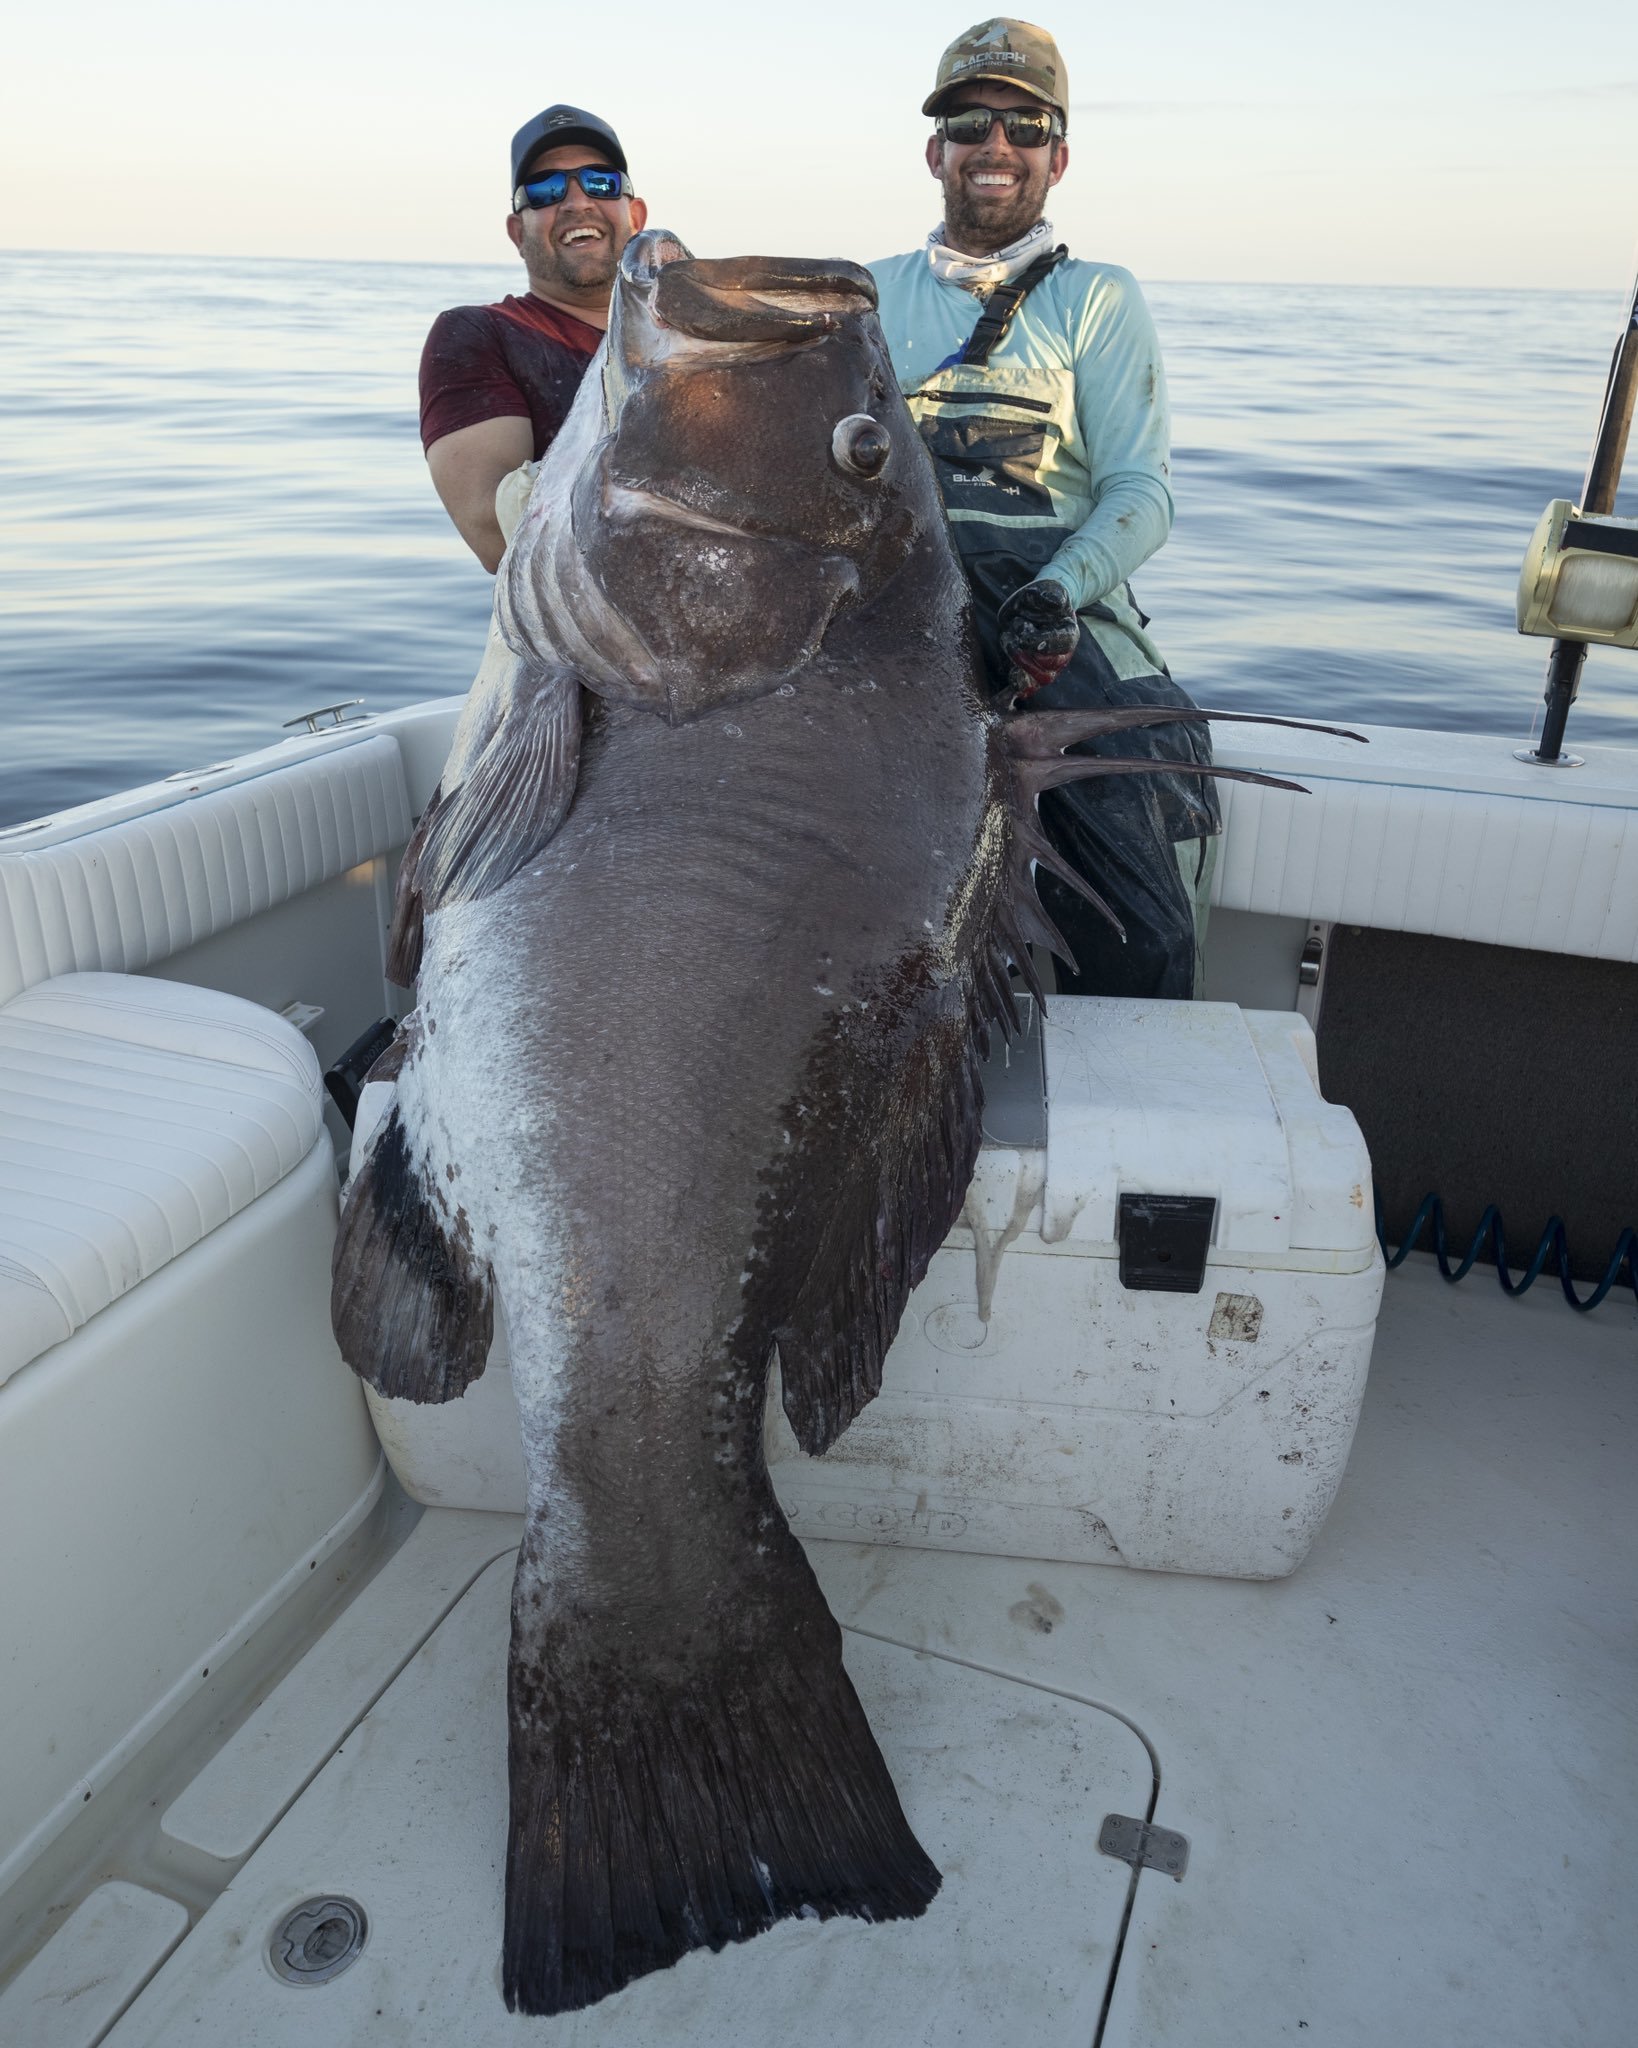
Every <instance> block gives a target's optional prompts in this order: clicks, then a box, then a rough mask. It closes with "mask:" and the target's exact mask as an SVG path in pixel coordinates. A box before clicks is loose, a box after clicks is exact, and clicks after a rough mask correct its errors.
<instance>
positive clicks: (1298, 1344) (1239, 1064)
mask: <svg viewBox="0 0 1638 2048" xmlns="http://www.w3.org/2000/svg"><path fill="white" fill-rule="evenodd" d="M1043 1053H1044V1061H1043ZM1003 1062H1004V1064H1003ZM994 1066H995V1069H996V1070H997V1071H996V1072H995V1076H994V1078H995V1081H996V1086H995V1087H994V1088H993V1089H992V1091H991V1094H992V1103H991V1108H990V1110H989V1111H987V1113H986V1118H985V1124H986V1139H985V1144H984V1148H983V1151H982V1152H981V1154H980V1158H979V1166H978V1171H977V1173H976V1174H975V1176H974V1179H973V1186H972V1190H971V1192H970V1193H969V1196H968V1200H967V1208H966V1212H965V1215H964V1218H963V1221H962V1223H961V1224H960V1225H959V1226H958V1227H957V1228H956V1229H955V1230H954V1231H952V1232H951V1234H950V1237H949V1239H948V1241H947V1242H946V1243H945V1245H944V1246H943V1248H942V1249H941V1250H940V1251H939V1252H938V1253H937V1255H936V1256H935V1257H934V1260H933V1263H932V1266H931V1268H930V1269H929V1271H928V1274H927V1277H926V1279H925V1280H924V1281H923V1283H922V1285H921V1286H920V1287H919V1288H917V1290H916V1291H915V1293H914V1294H913V1295H912V1296H911V1297H910V1302H909V1305H908V1307H907V1308H906V1310H905V1315H904V1322H903V1324H902V1326H901V1328H900V1331H899V1335H898V1339H897V1341H896V1342H895V1344H894V1346H893V1349H892V1351H891V1352H890V1353H889V1354H888V1359H887V1367H886V1372H885V1374H884V1378H883V1385H882V1391H881V1394H880V1395H879V1396H878V1397H877V1399H876V1400H875V1401H873V1402H872V1403H871V1405H870V1406H869V1407H868V1408H867V1409H866V1410H865V1411H864V1413H863V1414H862V1415H861V1416H860V1417H859V1418H858V1420H857V1421H856V1422H855V1423H854V1424H853V1426H852V1428H851V1429H849V1430H848V1431H847V1433H846V1435H844V1436H843V1437H842V1438H841V1440H840V1441H839V1442H838V1443H836V1444H835V1445H834V1446H833V1447H832V1448H831V1450H830V1451H829V1452H828V1453H827V1454H826V1455H825V1456H824V1457H823V1458H806V1457H803V1456H802V1454H801V1452H800V1451H799V1450H798V1449H797V1447H796V1443H795V1440H794V1438H793V1437H792V1436H791V1433H790V1430H789V1428H788V1426H787V1425H786V1422H785V1417H784V1412H783V1410H782V1409H781V1408H780V1406H779V1403H778V1399H777V1395H775V1397H774V1398H772V1399H770V1401H769V1404H768V1422H767V1437H766V1442H767V1451H768V1460H769V1465H770V1467H771V1470H772V1473H773V1481H774V1487H775V1491H776V1492H777V1493H778V1495H779V1499H780V1502H781V1504H782V1505H783V1507H784V1509H785V1512H786V1514H787V1515H788V1516H789V1517H790V1520H791V1524H792V1526H793V1527H794V1528H795V1529H796V1530H797V1532H798V1533H799V1534H800V1535H801V1536H802V1537H803V1538H804V1539H806V1540H813V1539H817V1538H825V1537H832V1538H837V1539H840V1540H842V1541H845V1542H853V1543H857V1542H881V1543H904V1544H911V1545H919V1546H923V1547H928V1548H937V1549H950V1550H968V1551H980V1552H987V1553H990V1554H994V1555H1001V1556H1012V1557H1039V1558H1048V1559H1061V1560H1064V1561H1070V1562H1094V1563H1108V1564H1128V1565H1137V1566H1141V1567H1143V1568H1145V1569H1147V1570H1151V1571H1184V1572H1206V1573H1214V1574H1219V1575H1224V1576H1229V1577H1235V1578H1256V1579H1266V1578H1279V1577H1282V1576H1284V1574H1286V1573H1287V1572H1290V1571H1293V1570H1295V1568H1296V1567H1297V1565H1299V1564H1300V1563H1301V1562H1302V1560H1303V1558H1304V1556H1305V1555H1306V1554H1307V1550H1308V1546H1309V1544H1310V1543H1311V1542H1312V1541H1313V1539H1314V1536H1315V1533H1316V1532H1317V1531H1318V1529H1319V1526H1320V1524H1321V1523H1322V1522H1323V1521H1324V1519H1325V1516H1326V1512H1327V1510H1328V1509H1329V1507H1330V1505H1331V1501H1332V1498H1333V1496H1334V1495H1335V1493H1336V1490H1337V1485H1338V1482H1339V1481H1340V1480H1341V1477H1342V1472H1343V1467H1344V1465H1345V1464H1346V1462H1347V1457H1348V1447H1349V1444H1350V1443H1351V1441H1352V1439H1353V1433H1354V1425H1355V1422H1356V1421H1357V1419H1358V1416H1359V1407H1360V1401H1361V1398H1362V1396H1363V1394H1364V1388H1365V1374H1366V1369H1367V1367H1368V1365H1369V1363H1370V1355H1371V1340H1372V1337H1373V1336H1374V1334H1375V1328H1376V1313H1377V1306H1378V1303H1379V1302H1380V1299H1381V1294H1382V1279H1383V1266H1382V1256H1381V1253H1380V1251H1379V1250H1378V1248H1377V1243H1376V1232H1375V1227H1374V1221H1373V1206H1372V1197H1371V1176H1370V1161H1369V1158H1368V1156H1367V1154H1366V1150H1365V1143H1364V1140H1363V1138H1362V1137H1361V1135H1360V1131H1359V1126H1358V1125H1357V1124H1356V1123H1355V1122H1354V1119H1353V1117H1352V1116H1351V1115H1350V1113H1349V1112H1348V1111H1347V1110H1346V1109H1343V1108H1340V1107H1338V1106H1337V1105H1335V1104H1332V1103H1328V1102H1326V1101H1324V1100H1323V1099H1322V1097H1321V1095H1320V1092H1319V1085H1318V1075H1317V1069H1316V1066H1315V1056H1314V1037H1313V1033H1312V1031H1311V1030H1310V1029H1309V1027H1308V1025H1307V1023H1306V1022H1305V1021H1304V1019H1303V1018H1301V1017H1299V1016H1297V1015H1295V1014H1288V1013H1286V1012H1284V1011H1267V1010H1241V1009H1239V1008H1237V1007H1236V1006H1235V1005H1233V1004H1229V1003H1161V1002H1156V1003H1147V1002H1135V1001H1127V1000H1118V999H1112V998H1103V997H1089V996H1083V997H1070V996H1058V997H1055V998H1053V1000H1052V1004H1051V1013H1050V1015H1049V1016H1048V1018H1047V1019H1046V1020H1045V1023H1044V1026H1041V1027H1040V1028H1039V1029H1037V1030H1033V1031H1032V1032H1031V1034H1030V1036H1029V1037H1028V1038H1027V1039H1026V1040H1025V1042H1024V1044H1023V1046H1022V1047H1021V1048H1020V1047H1016V1046H1015V1047H1014V1048H1013V1049H1012V1050H1011V1052H1010V1054H1008V1055H999V1054H998V1056H997V1059H996V1061H995V1063H994ZM1043 1084H1044V1091H1045V1097H1046V1100H1045V1105H1044V1113H1043V1103H1042V1092H1043ZM370 1107H372V1105H370V1104H368V1103H366V1104H361V1108H360V1135H361V1136H362V1135H363V1133H364V1128H365V1124H366V1120H367V1115H368V1111H369V1109H370ZM505 1361H506V1348H505V1338H504V1333H502V1334H501V1335H499V1336H498V1337H497V1341H496V1345H495V1348H494V1351H493V1352H492V1353H491V1356H490V1362H489V1366H488V1369H487V1370H486V1371H485V1373H484V1374H483V1376H482V1378H481V1379H479V1380H477V1381H476V1382H475V1383H474V1384H473V1385H472V1386H471V1387H470V1388H469V1389H468V1390H467V1392H466V1394H465V1395H464V1396H463V1397H462V1399H461V1400H459V1401H454V1402H450V1403H448V1404H447V1405H445V1406H443V1407H416V1406H415V1405H413V1404H412V1403H409V1402H403V1401H386V1400H382V1399H381V1398H380V1397H378V1396H377V1395H375V1394H371V1395H370V1396H369V1400H370V1408H371V1412H372V1413H373V1415H374V1417H375V1422H376V1427H377V1429H378V1431H379V1432H380V1435H381V1440H382V1443H383V1445H384V1446H385V1448H386V1451H387V1455H388V1457H389V1459H390V1460H391V1462H392V1465H393V1467H394V1469H395V1471H396V1472H397V1473H398V1476H399V1478H400V1480H401V1481H402V1482H403V1484H404V1486H405V1487H406V1489H407V1490H408V1491H409V1492H410V1493H411V1494H412V1495H414V1497H415V1498H416V1499H418V1500H422V1501H425V1502H427V1503H428V1504H429V1505H432V1506H442V1507H468V1508H488V1509H495V1510H502V1511H505V1512H510V1513H521V1512H522V1509H523V1506H524V1481H523V1461H522V1454H521V1452H520V1450H519V1446H518V1423H517V1411H516V1406H515V1403H514V1401H513V1397H512V1390H511V1380H510V1375H509V1374H508V1372H507V1371H506V1365H505Z"/></svg>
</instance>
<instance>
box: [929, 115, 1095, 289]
mask: <svg viewBox="0 0 1638 2048" xmlns="http://www.w3.org/2000/svg"><path fill="white" fill-rule="evenodd" d="M1040 105H1041V101H1040V100H1038V99H1036V98H1034V97H1033V96H1032V95H1031V94H1030V93H1027V92H1025V91H1023V90H1022V88H1021V87H1019V86H1016V85H1007V84H1004V83H1003V82H1002V81H1000V80H999V79H990V78H981V79H975V80H974V81H973V82H972V83H971V84H970V85H963V86H961V87H959V88H958V89H957V90H956V91H955V92H953V93H951V95H950V97H949V98H948V100H946V101H945V102H943V104H942V106H941V107H940V112H942V113H946V114H953V113H955V112H956V110H957V109H958V108H960V107H1037V108H1038V107H1039V106H1040ZM927 168H928V169H929V170H930V171H931V172H932V174H933V176H934V177H935V178H937V180H938V181H939V183H940V184H941V185H942V186H943V187H944V236H945V240H946V241H947V242H948V243H949V245H950V247H951V248H952V249H959V250H961V252H962V253H963V255H967V256H988V255H989V254H991V252H992V251H994V250H996V249H1004V248H1005V247H1006V246H1007V244H1008V243H1009V242H1016V241H1017V239H1018V237H1019V236H1020V235H1021V234H1024V233H1025V232H1026V231H1027V230H1028V229H1030V228H1032V227H1034V225H1035V223H1036V222H1037V221H1038V220H1039V219H1040V218H1041V214H1042V212H1043V210H1044V208H1045V206H1046V196H1047V193H1048V192H1049V191H1050V189H1051V188H1052V187H1053V186H1054V185H1056V184H1057V182H1058V180H1059V179H1060V178H1061V177H1062V176H1063V174H1064V172H1065V171H1066V170H1067V169H1068V168H1069V144H1068V143H1067V142H1061V141H1060V142H1049V143H1044V144H1043V145H1042V146H1041V148H1039V149H1014V148H1013V146H1012V144H1011V143H1010V142H1009V141H1008V140H1007V136H1006V131H1005V129H1004V128H1003V127H1002V126H1001V123H1000V122H999V121H993V122H991V124H990V132H989V134H988V135H986V136H985V138H984V140H983V141H982V142H973V143H959V142H946V141H945V140H944V138H943V137H942V136H941V135H936V134H935V135H933V136H931V137H930V138H929V140H928V143H927Z"/></svg>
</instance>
